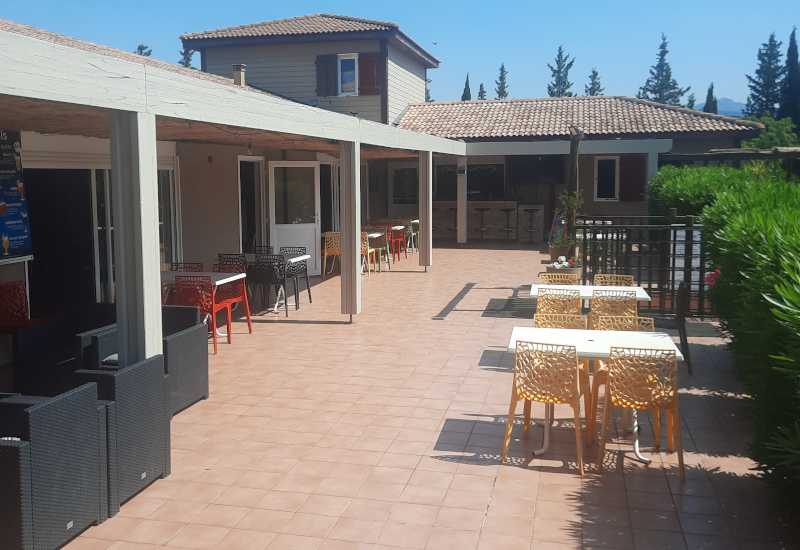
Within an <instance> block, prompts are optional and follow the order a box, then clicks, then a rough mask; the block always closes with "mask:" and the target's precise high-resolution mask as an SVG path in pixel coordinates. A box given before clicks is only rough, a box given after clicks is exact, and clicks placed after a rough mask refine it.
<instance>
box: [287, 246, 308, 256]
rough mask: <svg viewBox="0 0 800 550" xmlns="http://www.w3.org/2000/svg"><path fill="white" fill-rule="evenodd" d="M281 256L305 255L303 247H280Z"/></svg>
mask: <svg viewBox="0 0 800 550" xmlns="http://www.w3.org/2000/svg"><path fill="white" fill-rule="evenodd" d="M280 253H281V254H307V252H306V247H305V246H282V247H281V248H280Z"/></svg>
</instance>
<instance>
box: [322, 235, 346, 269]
mask: <svg viewBox="0 0 800 550" xmlns="http://www.w3.org/2000/svg"><path fill="white" fill-rule="evenodd" d="M328 256H333V260H332V261H331V271H333V266H334V265H335V264H336V258H339V262H341V261H342V234H341V233H340V232H339V231H326V232H325V252H324V256H323V257H322V279H323V280H324V279H325V273H326V271H325V267H326V266H327V264H328ZM331 271H328V272H327V273H330V272H331Z"/></svg>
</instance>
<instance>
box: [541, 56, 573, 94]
mask: <svg viewBox="0 0 800 550" xmlns="http://www.w3.org/2000/svg"><path fill="white" fill-rule="evenodd" d="M573 63H575V59H572V60H570V58H569V54H567V55H564V45H563V44H562V45H561V46H559V47H558V55H556V66H555V67H553V66H552V65H551V64H550V63H548V64H547V66H548V67H550V73H551V75H552V77H553V82H551V83H550V84H548V85H547V93H548V95H549V96H550V97H572V96H573V95H574V94H573V93H572V92H570V91H569V89H570V88H572V82H570V81H569V70H570V69H571V68H572V64H573Z"/></svg>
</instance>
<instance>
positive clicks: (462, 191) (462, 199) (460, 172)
mask: <svg viewBox="0 0 800 550" xmlns="http://www.w3.org/2000/svg"><path fill="white" fill-rule="evenodd" d="M456 208H458V211H457V212H456V220H457V221H456V225H457V226H458V231H457V234H456V237H457V238H456V242H458V243H466V242H467V157H466V156H461V157H458V167H457V169H456Z"/></svg>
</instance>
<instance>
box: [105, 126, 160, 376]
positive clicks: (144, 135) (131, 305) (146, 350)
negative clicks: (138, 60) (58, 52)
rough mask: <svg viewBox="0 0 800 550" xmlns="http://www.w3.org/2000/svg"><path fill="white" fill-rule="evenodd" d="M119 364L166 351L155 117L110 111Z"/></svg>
mask: <svg viewBox="0 0 800 550" xmlns="http://www.w3.org/2000/svg"><path fill="white" fill-rule="evenodd" d="M109 113H110V114H109V126H110V137H111V181H112V185H113V192H112V196H113V208H114V273H115V275H114V279H115V283H116V301H117V346H118V355H119V364H120V365H123V366H127V365H131V364H134V363H137V362H139V361H143V360H144V359H147V358H148V357H152V356H154V355H158V354H159V353H161V352H162V346H161V338H162V335H161V273H160V259H159V244H158V243H159V241H158V173H157V169H158V168H157V166H158V165H157V160H156V159H157V154H156V118H155V115H152V114H147V113H137V112H128V111H115V110H111V111H110V112H109Z"/></svg>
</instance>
